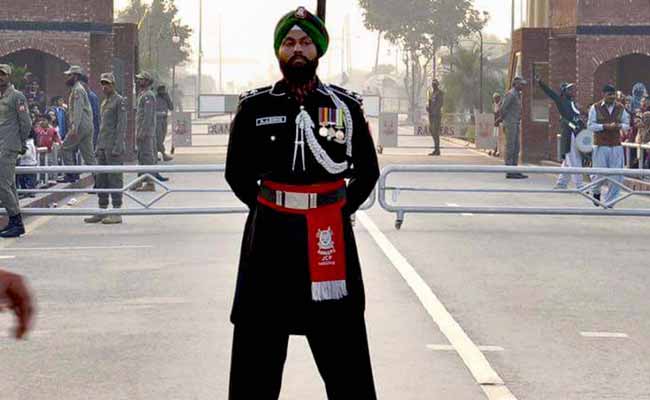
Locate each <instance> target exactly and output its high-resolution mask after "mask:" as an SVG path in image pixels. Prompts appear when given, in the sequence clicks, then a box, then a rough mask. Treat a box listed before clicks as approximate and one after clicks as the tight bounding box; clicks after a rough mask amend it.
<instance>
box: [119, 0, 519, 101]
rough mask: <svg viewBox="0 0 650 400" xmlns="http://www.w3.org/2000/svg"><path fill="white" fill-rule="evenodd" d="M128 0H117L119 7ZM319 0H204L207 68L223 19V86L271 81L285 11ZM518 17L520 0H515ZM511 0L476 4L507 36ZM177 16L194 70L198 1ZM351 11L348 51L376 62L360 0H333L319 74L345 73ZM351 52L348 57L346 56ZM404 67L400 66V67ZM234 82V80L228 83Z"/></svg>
mask: <svg viewBox="0 0 650 400" xmlns="http://www.w3.org/2000/svg"><path fill="white" fill-rule="evenodd" d="M128 3H129V0H116V2H115V5H116V8H117V9H120V8H122V7H124V6H126V5H127V4H128ZM316 3H317V2H316V0H302V1H301V0H274V1H260V0H238V1H228V2H222V1H205V0H204V16H203V56H204V57H203V71H204V74H206V75H210V76H211V77H213V78H214V80H215V82H217V83H218V80H219V66H218V65H219V63H218V61H219V40H218V37H219V21H220V20H221V21H223V41H222V43H223V86H224V88H228V87H229V86H230V87H233V85H234V87H236V88H239V87H242V86H243V87H248V86H252V85H255V84H259V83H263V82H267V81H269V80H271V79H275V78H277V76H278V68H277V65H276V60H275V56H274V54H273V45H272V43H273V28H274V27H275V23H276V22H277V20H278V19H279V18H280V17H281V16H282V15H283V14H284V13H286V12H287V11H289V10H291V9H295V8H296V7H297V6H299V5H304V6H306V7H308V8H310V9H312V10H315V8H316ZM517 3H518V7H517V11H516V15H517V17H519V7H520V3H521V0H517ZM510 4H511V2H510V0H475V6H476V8H477V9H479V10H481V11H487V12H489V13H490V16H491V19H490V21H489V24H488V26H487V27H486V30H485V31H486V33H489V34H494V35H496V36H499V37H502V38H505V37H508V36H509V35H510V15H511V14H510ZM176 5H177V7H178V9H179V15H180V17H181V19H182V20H183V22H184V23H185V24H188V25H190V26H191V27H192V28H193V29H194V32H195V34H194V36H193V38H192V47H193V51H192V62H191V63H190V64H188V65H187V66H186V68H188V69H191V70H192V71H194V70H195V69H196V58H197V54H198V51H197V48H198V26H199V0H176ZM347 15H349V21H350V23H349V25H350V38H349V40H350V42H351V46H350V47H351V48H352V52H351V54H350V55H349V56H346V60H347V59H349V61H347V62H349V63H351V65H352V67H353V68H354V69H364V70H369V69H370V68H372V66H373V65H374V62H375V51H376V45H377V35H376V33H373V32H369V31H368V30H367V29H365V27H364V26H363V22H362V21H363V19H362V11H361V9H360V7H359V6H358V2H357V1H356V0H329V1H328V10H327V25H328V29H329V31H330V35H331V37H332V43H331V47H330V51H329V53H328V55H326V56H325V57H324V58H323V59H322V60H321V67H320V71H319V73H320V75H321V76H323V77H328V76H335V75H337V74H340V73H341V70H342V68H343V66H342V62H341V60H342V44H343V41H342V37H343V29H344V26H345V19H346V16H347ZM395 55H396V53H395V51H394V49H393V48H392V46H391V45H390V44H389V43H388V42H382V45H381V50H380V63H383V64H395V62H396V57H395ZM348 57H349V58H348ZM400 68H401V66H400ZM229 84H230V85H229Z"/></svg>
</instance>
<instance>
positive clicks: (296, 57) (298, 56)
mask: <svg viewBox="0 0 650 400" xmlns="http://www.w3.org/2000/svg"><path fill="white" fill-rule="evenodd" d="M298 60H302V61H304V62H305V63H308V62H309V60H308V59H307V57H305V56H300V55H296V56H293V57H291V58H290V59H289V62H290V63H293V62H296V61H298Z"/></svg>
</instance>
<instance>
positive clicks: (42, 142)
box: [34, 119, 61, 152]
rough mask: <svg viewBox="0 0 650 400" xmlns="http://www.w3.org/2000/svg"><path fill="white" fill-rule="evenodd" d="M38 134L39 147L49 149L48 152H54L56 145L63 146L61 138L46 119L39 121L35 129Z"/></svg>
mask: <svg viewBox="0 0 650 400" xmlns="http://www.w3.org/2000/svg"><path fill="white" fill-rule="evenodd" d="M34 131H35V132H36V137H37V143H38V147H47V151H48V152H51V151H52V146H53V145H54V143H59V144H61V138H60V137H59V134H58V133H57V131H56V128H54V127H53V126H52V125H51V124H50V122H48V120H46V119H41V120H40V121H38V124H37V127H36V128H35V129H34Z"/></svg>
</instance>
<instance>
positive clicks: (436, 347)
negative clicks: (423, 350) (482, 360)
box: [427, 344, 505, 353]
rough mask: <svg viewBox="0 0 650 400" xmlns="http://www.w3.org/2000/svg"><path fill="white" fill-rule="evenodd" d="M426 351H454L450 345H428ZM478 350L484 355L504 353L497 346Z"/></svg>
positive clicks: (479, 347) (501, 348)
mask: <svg viewBox="0 0 650 400" xmlns="http://www.w3.org/2000/svg"><path fill="white" fill-rule="evenodd" d="M427 349H429V350H433V351H456V349H455V348H454V346H452V345H450V344H428V345H427ZM478 349H479V350H481V351H482V352H484V353H487V352H498V351H505V349H504V348H503V347H499V346H478Z"/></svg>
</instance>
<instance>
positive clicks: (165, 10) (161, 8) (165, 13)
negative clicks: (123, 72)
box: [118, 0, 192, 81]
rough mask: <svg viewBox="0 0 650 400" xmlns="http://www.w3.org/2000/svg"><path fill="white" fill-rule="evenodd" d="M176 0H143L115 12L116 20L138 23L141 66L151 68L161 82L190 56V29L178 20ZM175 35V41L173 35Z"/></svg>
mask: <svg viewBox="0 0 650 400" xmlns="http://www.w3.org/2000/svg"><path fill="white" fill-rule="evenodd" d="M177 14H178V9H177V8H176V4H175V0H153V1H152V2H151V5H150V6H147V5H146V4H143V3H142V0H131V3H130V4H129V5H128V6H127V7H126V8H125V9H124V10H122V11H121V12H119V14H118V20H120V21H129V22H135V23H137V24H138V39H139V42H140V46H139V58H140V68H141V69H143V70H147V71H150V72H151V73H152V74H154V77H156V78H157V79H159V80H161V81H168V80H169V78H170V70H171V68H172V67H173V66H174V65H179V64H182V63H184V62H186V61H188V60H189V58H190V48H191V47H190V44H189V38H190V36H191V35H192V29H191V28H190V27H189V26H187V25H183V24H182V22H181V21H180V20H179V19H178V16H177ZM174 36H178V38H179V39H180V40H179V42H178V43H174V42H173V41H172V38H173V37H174Z"/></svg>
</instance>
